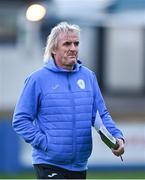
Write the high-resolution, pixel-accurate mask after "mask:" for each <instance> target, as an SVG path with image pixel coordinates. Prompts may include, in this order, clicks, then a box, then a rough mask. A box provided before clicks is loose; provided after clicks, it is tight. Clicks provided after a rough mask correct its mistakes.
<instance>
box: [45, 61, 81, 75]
mask: <svg viewBox="0 0 145 180" xmlns="http://www.w3.org/2000/svg"><path fill="white" fill-rule="evenodd" d="M81 66H82V63H81V61H80V60H77V63H76V64H75V66H74V69H73V70H66V69H63V68H61V67H58V66H57V65H56V64H55V62H54V59H53V58H51V59H49V60H48V62H47V63H46V64H45V65H44V67H45V68H47V69H49V70H51V71H55V72H77V71H79V69H80V67H81Z"/></svg>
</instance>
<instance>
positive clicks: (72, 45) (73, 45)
mask: <svg viewBox="0 0 145 180" xmlns="http://www.w3.org/2000/svg"><path fill="white" fill-rule="evenodd" d="M76 49H77V47H76V46H75V44H74V43H71V47H70V50H72V51H73V50H76Z"/></svg>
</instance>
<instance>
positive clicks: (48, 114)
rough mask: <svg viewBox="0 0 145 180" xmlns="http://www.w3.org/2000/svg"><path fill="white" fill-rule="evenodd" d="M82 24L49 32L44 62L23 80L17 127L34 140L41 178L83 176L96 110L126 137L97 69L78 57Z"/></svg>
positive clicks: (29, 140) (113, 131)
mask: <svg viewBox="0 0 145 180" xmlns="http://www.w3.org/2000/svg"><path fill="white" fill-rule="evenodd" d="M79 40H80V28H79V27H78V26H77V25H70V24H68V23H66V22H62V23H60V24H58V25H57V26H55V27H54V28H53V29H52V31H51V33H50V35H49V36H48V40H47V45H46V49H45V54H44V61H45V65H44V67H42V68H41V69H39V70H37V71H36V72H33V73H32V74H31V75H30V76H29V77H28V78H27V79H26V81H25V85H24V88H23V91H22V94H21V96H20V99H19V101H18V103H17V106H16V108H15V112H14V117H13V128H14V129H15V131H16V132H17V133H18V134H19V135H21V136H22V137H23V138H24V140H25V141H26V142H27V143H30V144H31V145H32V148H33V151H32V161H33V162H32V163H33V165H34V169H35V171H36V174H37V178H38V179H85V178H86V169H87V161H88V158H89V156H90V154H91V151H92V135H91V126H93V125H94V121H95V118H96V112H97V111H98V112H99V114H100V117H101V118H102V121H103V123H104V125H105V126H106V128H107V129H108V130H109V132H110V133H111V134H112V135H113V136H114V137H115V138H117V139H118V143H119V148H118V149H117V150H112V152H113V153H114V154H115V155H116V156H120V155H121V154H123V153H124V138H123V135H122V133H121V131H120V130H119V129H117V128H116V126H115V123H114V121H113V120H112V119H111V116H110V115H109V113H108V111H107V109H106V106H105V103H104V100H103V97H102V95H101V92H100V89H99V86H98V83H97V80H96V76H95V74H94V73H93V72H92V71H91V70H89V69H88V68H86V67H84V66H83V65H82V63H81V62H80V61H79V60H78V50H79V49H78V47H79Z"/></svg>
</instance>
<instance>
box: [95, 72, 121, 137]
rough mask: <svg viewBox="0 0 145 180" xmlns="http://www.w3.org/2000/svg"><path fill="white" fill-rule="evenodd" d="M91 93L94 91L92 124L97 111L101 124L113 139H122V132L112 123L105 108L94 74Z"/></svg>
mask: <svg viewBox="0 0 145 180" xmlns="http://www.w3.org/2000/svg"><path fill="white" fill-rule="evenodd" d="M93 91H94V105H93V122H94V121H95V118H96V113H97V111H98V112H99V115H100V117H101V119H102V123H103V124H104V125H105V127H106V128H107V130H108V131H109V132H110V133H111V134H112V135H113V136H114V137H115V138H121V139H124V138H123V134H122V132H121V131H120V130H119V129H118V128H117V127H116V124H115V122H114V121H113V119H112V117H111V116H110V114H109V112H108V110H107V108H106V105H105V101H104V99H103V96H102V93H101V91H100V88H99V85H98V82H97V79H96V76H95V74H94V79H93Z"/></svg>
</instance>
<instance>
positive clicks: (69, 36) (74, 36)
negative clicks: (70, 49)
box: [58, 31, 79, 41]
mask: <svg viewBox="0 0 145 180" xmlns="http://www.w3.org/2000/svg"><path fill="white" fill-rule="evenodd" d="M67 40H77V41H79V34H78V33H77V32H74V31H68V32H61V33H60V34H59V36H58V41H67Z"/></svg>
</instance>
